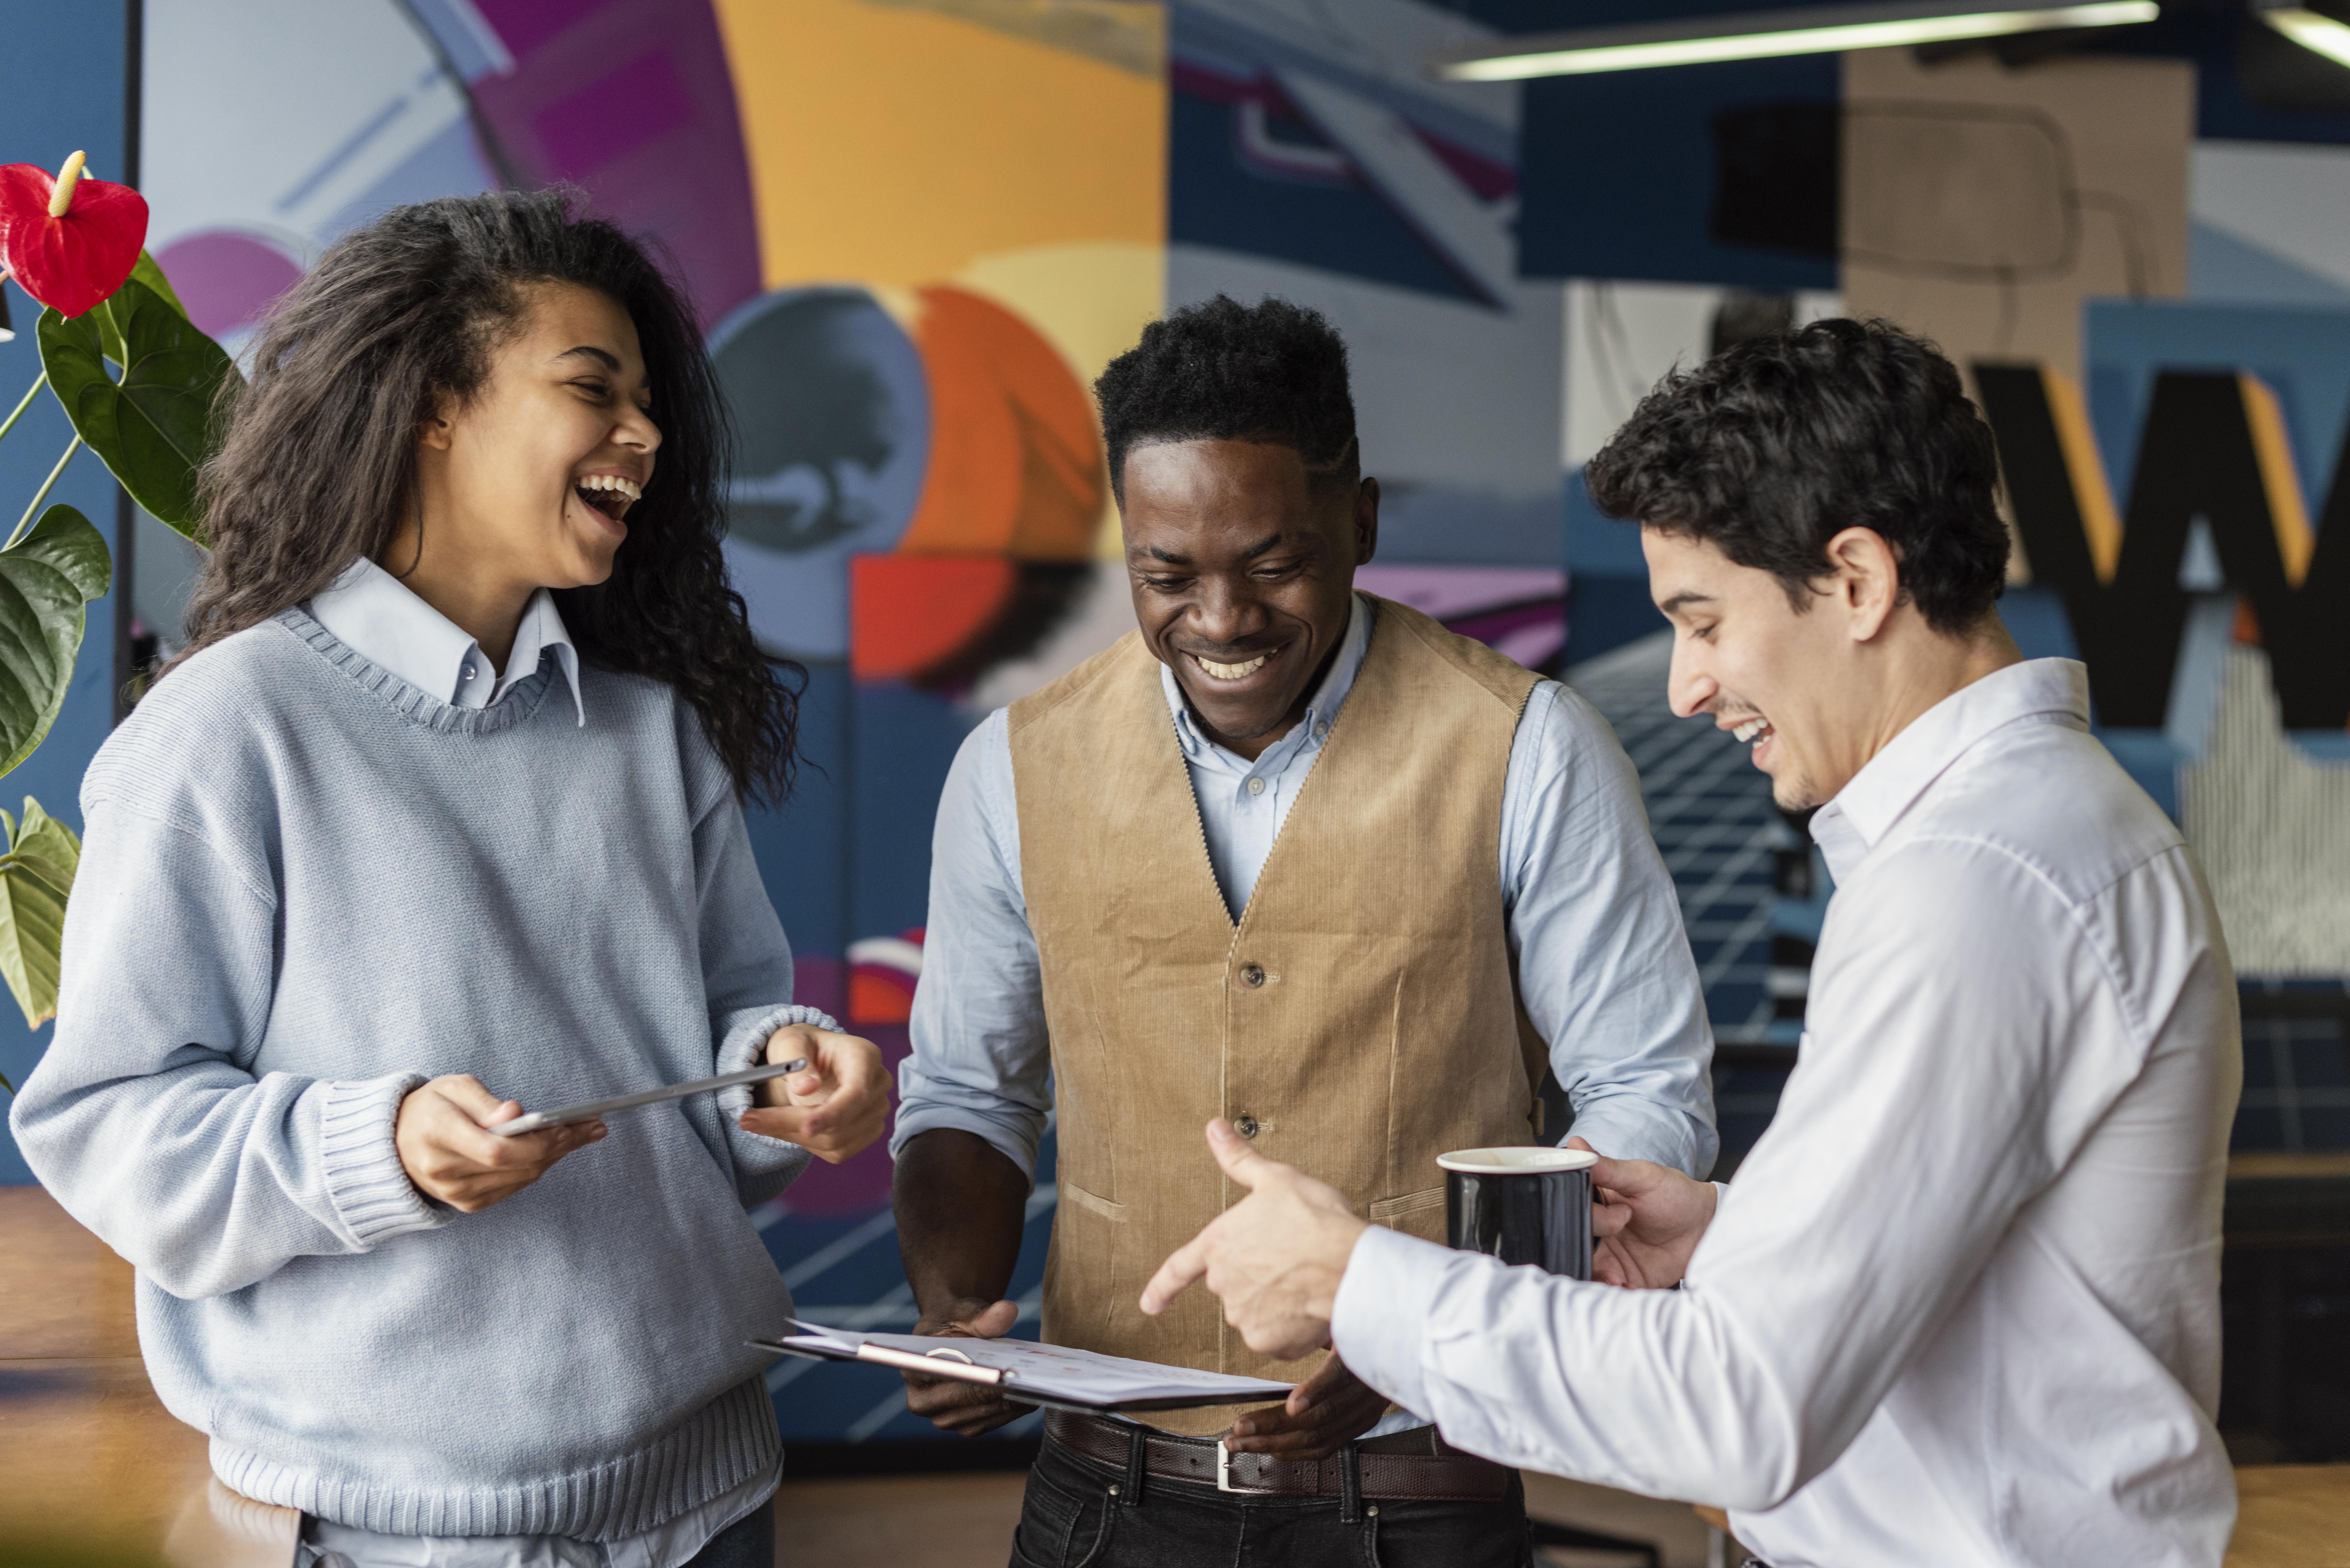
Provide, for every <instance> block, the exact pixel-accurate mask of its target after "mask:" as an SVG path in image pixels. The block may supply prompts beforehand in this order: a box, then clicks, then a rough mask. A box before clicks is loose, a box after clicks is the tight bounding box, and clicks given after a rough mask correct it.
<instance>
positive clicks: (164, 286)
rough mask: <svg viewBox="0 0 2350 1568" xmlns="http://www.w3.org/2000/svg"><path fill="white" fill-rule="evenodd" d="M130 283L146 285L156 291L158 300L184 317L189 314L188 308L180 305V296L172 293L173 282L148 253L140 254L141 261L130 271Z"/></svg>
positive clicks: (141, 252)
mask: <svg viewBox="0 0 2350 1568" xmlns="http://www.w3.org/2000/svg"><path fill="white" fill-rule="evenodd" d="M130 281H131V282H133V283H143V284H145V285H146V286H148V287H149V288H151V289H152V290H154V292H155V297H156V298H158V299H160V300H161V301H162V302H163V303H164V304H166V305H168V306H171V307H172V309H174V310H176V311H178V312H179V313H180V314H181V315H182V316H185V315H187V314H188V307H187V306H184V305H182V304H181V303H180V296H179V295H177V294H176V293H174V292H173V291H172V280H171V279H170V278H168V277H165V276H164V275H163V269H162V268H161V267H160V266H158V265H155V258H154V256H153V255H151V254H149V253H148V252H146V251H140V253H139V260H138V262H137V264H136V265H133V266H132V267H131V269H130Z"/></svg>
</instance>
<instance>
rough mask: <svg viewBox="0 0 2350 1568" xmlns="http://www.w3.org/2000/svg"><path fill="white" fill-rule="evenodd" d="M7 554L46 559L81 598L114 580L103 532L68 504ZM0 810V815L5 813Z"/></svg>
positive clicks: (99, 594)
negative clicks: (74, 588)
mask: <svg viewBox="0 0 2350 1568" xmlns="http://www.w3.org/2000/svg"><path fill="white" fill-rule="evenodd" d="M8 554H10V555H15V556H30V557H31V558H33V559H35V560H38V561H44V562H47V564H48V565H50V566H55V567H56V568H57V570H58V571H60V572H62V573H64V574H65V578H66V581H68V582H69V583H71V584H73V586H74V587H76V588H77V589H78V590H79V591H80V593H81V597H82V600H83V602H84V603H88V601H89V600H91V599H97V598H104V597H106V590H107V587H108V585H109V584H110V583H112V582H113V580H114V556H112V555H111V554H110V553H109V551H108V550H107V547H106V535H103V534H101V533H99V531H98V529H97V528H96V527H95V526H93V525H92V524H91V523H90V520H89V519H88V518H87V517H85V516H83V515H82V514H80V513H78V512H77V511H75V510H74V509H73V508H72V507H70V506H66V505H62V504H60V505H57V506H52V507H50V508H49V509H48V510H47V511H46V512H44V513H42V514H41V520H40V521H39V522H37V523H36V524H33V527H32V531H31V532H30V533H28V534H26V535H25V536H24V537H23V538H22V539H19V540H17V541H16V544H15V545H12V546H11V547H10V548H9V551H8ZM6 815H7V814H6V813H5V812H0V817H5V816H6Z"/></svg>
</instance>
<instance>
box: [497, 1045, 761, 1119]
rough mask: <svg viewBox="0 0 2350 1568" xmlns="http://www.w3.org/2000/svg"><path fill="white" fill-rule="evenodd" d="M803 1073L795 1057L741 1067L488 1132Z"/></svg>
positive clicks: (599, 1113) (543, 1114)
mask: <svg viewBox="0 0 2350 1568" xmlns="http://www.w3.org/2000/svg"><path fill="white" fill-rule="evenodd" d="M806 1070H807V1058H806V1057H805V1056H800V1057H796V1058H795V1059H794V1060H792V1061H789V1062H771V1063H769V1064H767V1065H765V1066H764V1067H745V1068H743V1070H742V1071H741V1072H739V1073H721V1074H719V1075H718V1076H716V1077H714V1078H697V1079H695V1080H694V1081H693V1082H692V1083H691V1084H671V1085H669V1086H668V1087H666V1088H660V1089H647V1090H646V1091H645V1092H644V1093H642V1094H640V1095H622V1096H620V1097H619V1098H618V1099H615V1100H590V1101H589V1102H588V1103H587V1104H586V1105H584V1106H565V1107H564V1108H563V1109H561V1110H559V1111H533V1112H531V1113H530V1114H529V1115H527V1116H516V1117H515V1119H514V1120H512V1121H510V1122H500V1123H499V1124H498V1125H497V1126H495V1127H492V1128H491V1129H490V1130H491V1131H492V1132H494V1133H495V1134H497V1135H498V1136H499V1137H515V1136H516V1135H517V1134H520V1133H535V1132H544V1131H546V1129H547V1128H548V1127H567V1126H569V1125H570V1124H571V1123H573V1122H592V1121H594V1120H595V1119H596V1118H597V1117H598V1116H610V1115H611V1114H612V1113H613V1112H614V1111H632V1110H635V1109H636V1108H637V1107H638V1106H657V1105H660V1103H661V1102H662V1101H664V1100H681V1099H683V1098H685V1096H688V1095H706V1094H708V1093H709V1092H710V1091H711V1090H712V1089H731V1088H733V1086H734V1085H737V1084H756V1083H761V1082H764V1080H766V1079H768V1078H780V1077H782V1076H783V1075H785V1074H786V1073H800V1072H805V1071H806Z"/></svg>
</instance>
